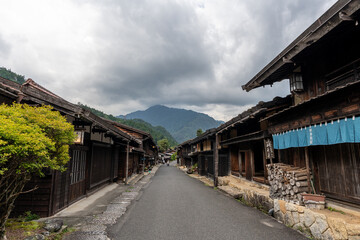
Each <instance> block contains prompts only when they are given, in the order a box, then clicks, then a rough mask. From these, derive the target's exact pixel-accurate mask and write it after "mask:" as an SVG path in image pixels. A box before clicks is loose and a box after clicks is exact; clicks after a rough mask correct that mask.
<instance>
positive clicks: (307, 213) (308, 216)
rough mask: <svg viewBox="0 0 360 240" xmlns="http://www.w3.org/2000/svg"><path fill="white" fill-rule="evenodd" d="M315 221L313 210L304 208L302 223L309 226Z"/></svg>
mask: <svg viewBox="0 0 360 240" xmlns="http://www.w3.org/2000/svg"><path fill="white" fill-rule="evenodd" d="M314 222H315V216H314V213H313V211H311V210H309V209H305V210H304V224H305V226H306V227H310V226H311V225H312V224H313V223H314Z"/></svg>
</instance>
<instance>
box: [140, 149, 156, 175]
mask: <svg viewBox="0 0 360 240" xmlns="http://www.w3.org/2000/svg"><path fill="white" fill-rule="evenodd" d="M154 161H155V159H154ZM142 165H143V169H142V170H143V172H142V173H143V174H145V153H144V155H143V159H142Z"/></svg>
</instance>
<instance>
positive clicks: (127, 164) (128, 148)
mask: <svg viewBox="0 0 360 240" xmlns="http://www.w3.org/2000/svg"><path fill="white" fill-rule="evenodd" d="M129 151H130V146H129V142H128V143H127V145H126V162H125V184H128V174H129Z"/></svg>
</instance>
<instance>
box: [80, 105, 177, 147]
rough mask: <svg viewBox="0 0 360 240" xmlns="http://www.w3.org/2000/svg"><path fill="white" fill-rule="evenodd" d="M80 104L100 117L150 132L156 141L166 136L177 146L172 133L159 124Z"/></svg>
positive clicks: (171, 143)
mask: <svg viewBox="0 0 360 240" xmlns="http://www.w3.org/2000/svg"><path fill="white" fill-rule="evenodd" d="M78 105H79V106H81V107H83V108H85V109H87V110H89V111H91V112H93V113H94V114H96V115H98V116H99V117H103V118H106V119H109V120H111V121H114V122H118V123H121V124H124V125H127V126H129V127H132V128H136V129H139V130H141V131H144V132H147V133H150V134H151V136H152V137H153V138H154V141H155V142H158V141H159V140H161V139H163V138H166V139H167V140H168V141H169V144H170V146H176V145H177V142H176V141H175V139H174V138H173V137H172V136H171V134H170V133H169V132H168V131H167V130H166V129H165V128H164V127H161V126H157V127H154V126H152V125H151V124H150V123H148V122H145V121H144V120H141V119H121V118H117V117H114V116H113V115H111V114H106V113H104V112H102V111H99V110H97V109H95V108H91V107H89V106H86V105H83V104H81V103H78Z"/></svg>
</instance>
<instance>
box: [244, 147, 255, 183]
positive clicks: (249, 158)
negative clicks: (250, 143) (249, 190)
mask: <svg viewBox="0 0 360 240" xmlns="http://www.w3.org/2000/svg"><path fill="white" fill-rule="evenodd" d="M253 169H254V168H253V154H252V151H250V150H249V151H245V177H246V179H247V180H252V177H253Z"/></svg>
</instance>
